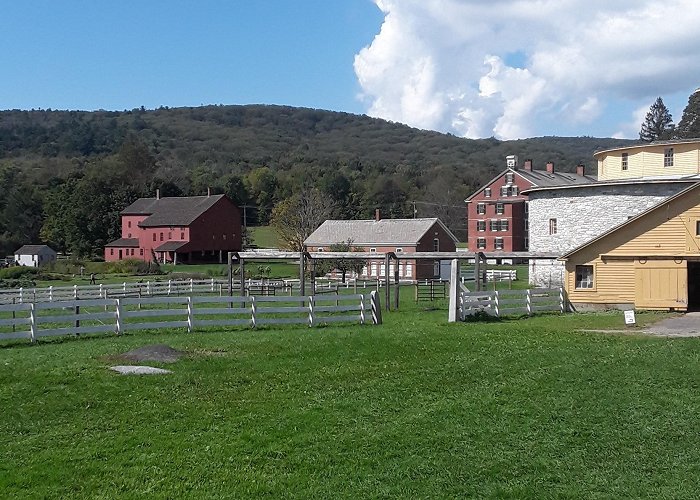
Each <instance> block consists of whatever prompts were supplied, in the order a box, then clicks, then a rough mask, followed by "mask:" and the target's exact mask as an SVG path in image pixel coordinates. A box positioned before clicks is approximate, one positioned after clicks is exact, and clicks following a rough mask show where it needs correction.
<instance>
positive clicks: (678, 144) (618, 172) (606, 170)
mask: <svg viewBox="0 0 700 500" xmlns="http://www.w3.org/2000/svg"><path fill="white" fill-rule="evenodd" d="M593 158H595V159H596V160H597V162H598V180H599V181H610V180H620V179H634V178H639V177H666V176H674V177H675V176H686V175H698V174H700V139H685V140H676V141H659V142H652V143H649V144H641V145H636V146H627V147H624V148H615V149H608V150H605V151H598V152H597V153H595V154H594V155H593Z"/></svg>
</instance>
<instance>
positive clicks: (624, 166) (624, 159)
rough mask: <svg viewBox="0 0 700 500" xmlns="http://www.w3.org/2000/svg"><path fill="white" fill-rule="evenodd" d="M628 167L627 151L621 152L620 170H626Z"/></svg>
mask: <svg viewBox="0 0 700 500" xmlns="http://www.w3.org/2000/svg"><path fill="white" fill-rule="evenodd" d="M628 167H629V153H622V170H627V168H628Z"/></svg>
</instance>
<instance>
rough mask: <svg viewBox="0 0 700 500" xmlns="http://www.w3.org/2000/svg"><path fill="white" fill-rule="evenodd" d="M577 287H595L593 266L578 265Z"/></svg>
mask: <svg viewBox="0 0 700 500" xmlns="http://www.w3.org/2000/svg"><path fill="white" fill-rule="evenodd" d="M576 288H577V289H586V288H593V266H576Z"/></svg>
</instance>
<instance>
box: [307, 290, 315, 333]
mask: <svg viewBox="0 0 700 500" xmlns="http://www.w3.org/2000/svg"><path fill="white" fill-rule="evenodd" d="M315 319H316V318H315V313H314V296H313V295H310V296H309V326H310V327H311V326H314V320H315Z"/></svg>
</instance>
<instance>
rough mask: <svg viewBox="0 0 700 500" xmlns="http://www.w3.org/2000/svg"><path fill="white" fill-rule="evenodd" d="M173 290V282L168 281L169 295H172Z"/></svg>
mask: <svg viewBox="0 0 700 500" xmlns="http://www.w3.org/2000/svg"><path fill="white" fill-rule="evenodd" d="M172 289H173V280H168V295H170V292H172Z"/></svg>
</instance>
